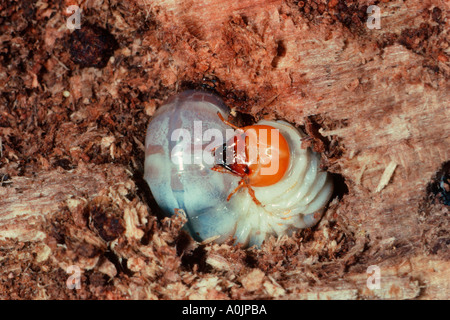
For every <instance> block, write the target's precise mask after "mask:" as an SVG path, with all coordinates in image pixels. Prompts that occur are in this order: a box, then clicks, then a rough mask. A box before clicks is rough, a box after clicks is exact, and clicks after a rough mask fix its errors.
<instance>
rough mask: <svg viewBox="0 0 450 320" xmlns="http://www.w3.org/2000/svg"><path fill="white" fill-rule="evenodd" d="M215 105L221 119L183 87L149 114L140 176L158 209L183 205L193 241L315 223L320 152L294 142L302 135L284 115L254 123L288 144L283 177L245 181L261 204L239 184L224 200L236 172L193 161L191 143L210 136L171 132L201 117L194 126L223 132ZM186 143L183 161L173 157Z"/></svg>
mask: <svg viewBox="0 0 450 320" xmlns="http://www.w3.org/2000/svg"><path fill="white" fill-rule="evenodd" d="M217 112H221V113H222V115H223V116H224V117H225V118H227V115H228V109H227V108H226V107H225V106H224V105H223V103H222V102H221V101H220V100H219V99H218V98H217V97H215V96H213V95H211V94H207V93H204V92H196V91H187V92H183V93H181V94H179V95H177V96H175V97H174V98H172V99H171V100H169V101H168V102H167V104H165V105H164V106H162V107H161V108H160V109H158V111H157V113H156V114H155V115H154V117H153V118H152V120H151V122H150V124H149V127H148V129H147V135H146V143H145V146H146V157H145V173H144V178H145V180H146V181H147V183H148V184H149V186H150V189H151V191H152V194H153V196H154V197H155V199H156V202H157V203H158V205H159V206H160V207H161V209H162V210H163V211H165V212H166V213H167V214H168V215H171V214H174V213H175V211H176V209H183V210H184V212H185V213H186V215H187V218H188V222H187V224H186V228H187V229H188V230H189V232H190V233H191V235H192V236H193V237H194V238H195V239H196V240H200V241H201V240H205V239H208V238H211V237H215V238H216V240H215V241H216V242H222V241H224V240H226V239H227V238H229V237H230V236H232V237H234V238H236V241H237V242H239V243H242V244H244V245H249V246H251V245H258V246H259V245H261V243H262V242H263V241H264V240H265V239H267V237H268V236H270V235H274V236H282V235H285V234H291V233H292V232H293V231H295V230H297V229H300V228H307V227H311V226H313V225H314V224H316V223H317V222H318V220H319V219H320V218H321V216H322V213H323V211H324V209H325V207H326V205H327V203H328V201H329V200H330V198H331V195H332V192H333V183H332V179H331V177H330V175H329V174H327V173H326V172H324V171H321V170H320V168H319V163H320V154H318V153H315V152H313V151H312V150H310V149H309V148H308V149H302V148H301V138H302V137H303V136H304V134H303V133H301V132H300V131H299V130H298V129H296V128H295V127H294V126H292V125H291V124H289V123H287V122H285V121H260V122H258V124H265V125H270V126H272V127H275V128H276V129H278V130H279V131H280V133H281V134H282V135H283V136H284V138H285V139H286V140H287V142H288V144H289V149H290V164H289V167H288V169H287V172H286V173H285V175H284V176H283V178H282V179H281V180H280V181H279V182H277V183H275V184H273V185H271V186H267V187H253V189H254V191H255V196H256V198H257V199H258V200H259V201H260V202H261V204H262V205H258V204H256V203H255V202H254V201H253V199H252V197H251V196H250V194H249V192H248V190H247V188H241V189H240V190H239V191H238V192H237V193H236V194H235V195H233V196H232V197H231V198H230V200H229V201H227V197H228V195H229V194H230V193H231V192H232V191H233V190H234V188H236V186H237V185H238V183H239V181H240V177H238V176H235V175H232V174H226V173H222V172H216V171H213V170H211V168H212V167H213V165H214V164H210V163H207V162H206V161H200V160H199V158H198V155H199V153H198V152H195V150H198V146H199V145H200V146H201V149H203V150H205V149H207V148H208V144H209V143H210V141H201V138H202V137H201V136H199V135H198V134H192V135H191V137H190V139H183V141H180V139H178V140H177V139H174V135H173V133H174V132H175V131H176V130H177V129H180V128H183V129H186V131H188V132H194V128H195V125H197V129H198V123H199V121H201V124H202V128H201V129H202V133H205V132H206V131H207V130H208V129H211V128H214V129H219V130H220V131H221V132H222V133H223V136H224V137H225V136H226V135H225V130H227V129H229V127H228V126H227V125H226V124H224V123H223V122H222V121H221V120H220V118H219V117H218V115H217ZM196 121H197V124H195V122H196ZM197 133H198V132H197ZM184 138H186V137H184ZM199 138H200V139H199ZM174 140H175V141H174ZM187 140H188V141H187ZM186 142H188V143H190V144H191V146H193V147H192V150H194V152H192V154H191V159H192V161H190V163H187V162H186V158H182V157H178V158H177V157H174V154H175V155H176V154H177V153H174V152H173V150H174V147H175V146H177V145H178V146H179V145H180V144H181V143H184V144H185V143H186ZM194 145H196V147H194ZM196 148H197V149H196ZM196 157H197V158H196ZM182 160H183V161H182Z"/></svg>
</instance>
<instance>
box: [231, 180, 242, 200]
mask: <svg viewBox="0 0 450 320" xmlns="http://www.w3.org/2000/svg"><path fill="white" fill-rule="evenodd" d="M244 186H246V183H245V181H244V179H242V180H241V181H239V184H238V186H237V187H236V188H235V189H234V190H233V191H232V192H231V193H230V194H229V195H228V198H227V201H230V199H231V197H232V196H233V195H234V194H235V193H236V192H238V191H239V189H241V188H242V187H244Z"/></svg>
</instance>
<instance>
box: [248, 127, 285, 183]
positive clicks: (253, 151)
mask: <svg viewBox="0 0 450 320" xmlns="http://www.w3.org/2000/svg"><path fill="white" fill-rule="evenodd" d="M243 130H244V134H245V158H246V161H245V164H246V165H247V167H248V169H249V172H248V174H247V177H248V183H249V184H250V185H252V186H254V187H266V186H270V185H273V184H275V183H277V182H278V181H280V180H281V178H283V176H284V174H285V173H286V170H287V168H288V167H289V145H288V143H287V141H286V139H285V138H284V137H283V135H282V134H281V133H280V131H279V130H278V129H275V128H274V127H271V126H268V125H253V126H248V127H244V128H243Z"/></svg>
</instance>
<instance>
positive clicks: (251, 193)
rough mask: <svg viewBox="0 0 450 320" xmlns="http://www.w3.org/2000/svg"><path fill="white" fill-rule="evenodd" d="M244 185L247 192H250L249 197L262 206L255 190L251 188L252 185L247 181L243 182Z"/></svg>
mask: <svg viewBox="0 0 450 320" xmlns="http://www.w3.org/2000/svg"><path fill="white" fill-rule="evenodd" d="M245 186H246V187H247V190H248V193H249V194H250V197H252V199H253V202H255V203H256V205H258V206H262V204H261V202H260V201H259V200H258V199H256V196H255V190H253V189H252V187H251V186H250V185H249V184H247V183H246V184H245Z"/></svg>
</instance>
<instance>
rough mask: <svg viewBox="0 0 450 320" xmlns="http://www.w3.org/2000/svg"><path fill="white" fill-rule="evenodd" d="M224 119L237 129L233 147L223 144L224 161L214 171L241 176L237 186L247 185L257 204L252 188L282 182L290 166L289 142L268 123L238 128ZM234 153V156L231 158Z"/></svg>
mask: <svg viewBox="0 0 450 320" xmlns="http://www.w3.org/2000/svg"><path fill="white" fill-rule="evenodd" d="M219 116H220V118H221V119H222V121H224V122H225V123H227V124H228V125H230V126H232V127H233V128H234V129H236V130H237V134H236V135H235V136H234V138H233V141H232V144H231V146H230V145H229V144H224V145H223V154H222V156H223V163H222V164H220V165H216V166H215V167H213V170H215V171H221V172H226V173H232V174H235V175H237V176H239V177H241V178H242V179H241V181H240V182H239V185H238V186H237V188H236V189H235V190H234V191H233V192H232V193H231V194H230V195H229V196H228V200H229V199H230V198H231V196H232V195H233V194H234V193H236V192H237V191H238V190H239V189H240V188H242V187H247V189H248V191H249V193H250V195H251V196H252V198H253V200H254V202H255V203H257V204H261V203H260V202H259V201H258V199H256V197H255V195H254V191H253V189H252V187H266V186H270V185H273V184H275V183H277V182H278V181H280V180H281V179H282V178H283V176H284V174H285V173H286V171H287V169H288V167H289V161H290V155H289V144H288V142H287V141H286V139H285V138H284V137H283V135H282V134H281V133H280V131H279V130H278V129H276V128H274V127H272V126H268V125H252V126H247V127H243V128H238V127H236V126H234V125H232V124H231V123H229V122H228V121H226V120H224V119H223V118H222V117H221V115H220V114H219ZM230 153H231V157H230Z"/></svg>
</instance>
